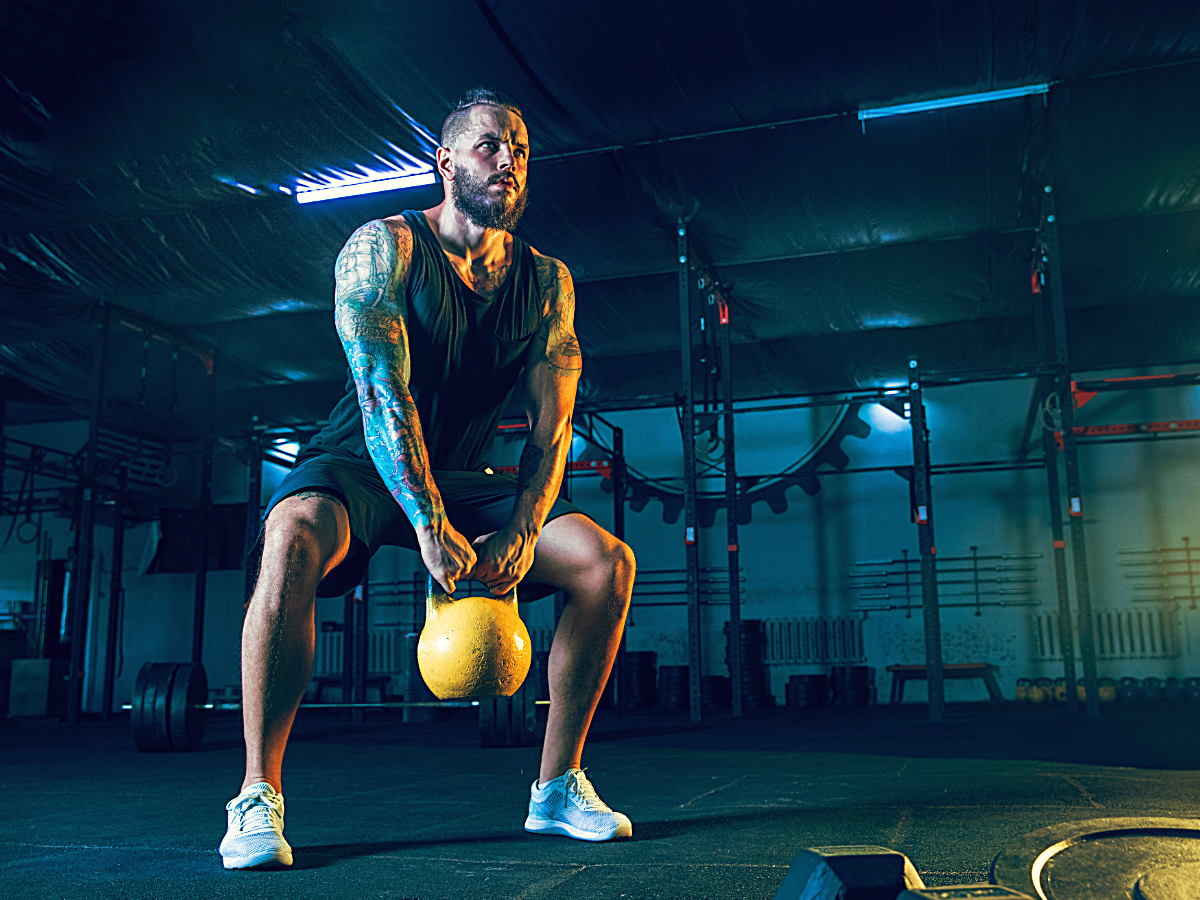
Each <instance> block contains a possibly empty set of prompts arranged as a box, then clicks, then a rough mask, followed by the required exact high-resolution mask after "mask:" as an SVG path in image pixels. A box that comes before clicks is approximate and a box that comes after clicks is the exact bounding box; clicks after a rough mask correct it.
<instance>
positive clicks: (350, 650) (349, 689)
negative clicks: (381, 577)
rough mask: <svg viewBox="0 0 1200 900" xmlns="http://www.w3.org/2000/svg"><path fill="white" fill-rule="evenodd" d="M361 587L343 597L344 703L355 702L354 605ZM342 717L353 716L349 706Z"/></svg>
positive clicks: (355, 625) (355, 628) (356, 632)
mask: <svg viewBox="0 0 1200 900" xmlns="http://www.w3.org/2000/svg"><path fill="white" fill-rule="evenodd" d="M360 589H361V588H355V589H354V590H352V591H349V592H347V593H346V595H345V596H344V597H343V598H342V699H341V702H342V703H353V702H354V643H355V638H356V637H357V636H358V628H357V622H356V614H355V611H354V607H355V606H357V605H358V592H359V590H360ZM342 718H343V719H349V718H351V710H350V708H349V707H347V708H346V709H343V710H342Z"/></svg>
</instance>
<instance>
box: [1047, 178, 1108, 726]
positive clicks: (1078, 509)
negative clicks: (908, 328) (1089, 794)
mask: <svg viewBox="0 0 1200 900" xmlns="http://www.w3.org/2000/svg"><path fill="white" fill-rule="evenodd" d="M1039 230H1040V231H1041V235H1042V245H1043V247H1044V248H1045V256H1046V260H1045V262H1046V265H1047V268H1048V269H1049V272H1050V303H1051V311H1052V319H1053V322H1054V350H1055V361H1056V362H1057V364H1058V367H1059V368H1058V373H1057V375H1056V383H1055V390H1056V391H1057V393H1058V404H1059V409H1060V412H1061V415H1062V441H1063V468H1064V471H1065V474H1066V477H1067V497H1068V501H1069V504H1070V508H1069V509H1068V513H1069V515H1068V519H1069V521H1070V523H1071V561H1072V562H1073V563H1074V568H1075V609H1076V612H1077V613H1078V616H1077V619H1076V622H1077V627H1078V629H1079V652H1080V655H1081V656H1082V657H1083V685H1084V690H1085V691H1086V692H1087V701H1086V702H1087V714H1088V715H1089V716H1098V715H1100V695H1099V685H1098V684H1097V679H1096V642H1095V633H1094V631H1093V628H1094V625H1093V622H1092V599H1091V589H1090V587H1089V585H1088V570H1087V544H1086V541H1085V539H1084V534H1083V501H1082V489H1081V486H1080V481H1079V451H1078V448H1077V447H1076V444H1075V432H1074V430H1073V429H1074V426H1075V396H1074V393H1073V391H1072V390H1071V373H1070V356H1069V351H1068V348H1067V315H1066V301H1065V299H1064V296H1063V281H1062V264H1061V260H1060V258H1059V246H1058V217H1057V215H1056V214H1055V205H1054V190H1053V188H1052V187H1051V186H1050V185H1046V187H1045V190H1044V191H1043V193H1042V216H1041V222H1040V229H1039ZM1055 474H1056V475H1057V472H1056V473H1055Z"/></svg>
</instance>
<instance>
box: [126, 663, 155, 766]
mask: <svg viewBox="0 0 1200 900" xmlns="http://www.w3.org/2000/svg"><path fill="white" fill-rule="evenodd" d="M153 667H154V663H146V664H145V665H143V666H142V667H141V668H140V669H139V670H138V674H137V680H136V681H135V682H134V683H133V697H132V698H131V700H130V703H131V705H132V709H130V710H129V725H130V727H131V728H132V729H133V743H134V746H135V747H137V748H138V750H140V751H142V752H143V753H149V752H151V751H152V750H153V749H154V717H153V715H152V713H151V710H152V708H153V706H154V703H153V700H151V703H150V707H149V708H147V706H146V699H147V693H146V692H147V690H148V687H149V684H150V670H151V669H152V668H153Z"/></svg>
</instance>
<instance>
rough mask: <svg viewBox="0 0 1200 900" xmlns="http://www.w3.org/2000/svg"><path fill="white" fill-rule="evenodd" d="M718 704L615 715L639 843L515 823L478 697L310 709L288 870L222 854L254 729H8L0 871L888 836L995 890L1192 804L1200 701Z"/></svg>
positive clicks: (148, 882) (539, 880)
mask: <svg viewBox="0 0 1200 900" xmlns="http://www.w3.org/2000/svg"><path fill="white" fill-rule="evenodd" d="M925 715H926V711H925V708H924V707H923V706H904V707H889V706H886V705H884V706H874V707H861V708H835V709H810V710H789V709H771V710H758V711H754V712H752V713H751V714H749V715H748V716H747V718H745V719H743V720H740V721H736V722H735V721H734V720H732V719H731V718H729V716H728V715H727V714H726V715H714V716H713V717H712V718H710V719H709V720H708V721H706V722H705V723H704V724H703V725H701V726H699V727H692V726H690V725H689V723H688V721H687V718H686V714H682V713H680V714H663V713H636V714H631V715H629V716H625V717H618V716H616V715H615V714H614V713H612V712H611V711H601V712H600V713H599V714H598V716H597V719H596V722H595V724H594V725H593V729H592V737H591V740H590V741H589V744H588V748H587V751H586V754H585V759H584V765H585V766H587V767H588V770H589V775H591V776H592V778H593V780H594V783H595V784H596V786H597V789H598V792H599V794H600V796H601V797H602V798H604V799H605V800H606V801H607V802H608V803H609V804H610V805H612V806H613V808H615V809H619V810H621V811H623V812H625V813H627V814H628V815H629V816H630V817H631V818H632V819H633V823H634V837H633V840H631V841H626V842H622V843H616V844H587V843H582V842H579V841H573V840H570V839H567V838H561V837H546V836H535V835H530V834H526V833H525V832H524V831H523V830H522V828H521V825H522V822H523V820H524V816H525V805H526V803H527V802H528V796H529V784H530V782H531V781H532V780H533V778H534V775H535V773H536V771H537V760H538V751H537V750H535V749H506V750H494V749H493V750H481V749H479V747H478V737H477V730H476V723H475V721H474V719H473V718H472V717H471V716H470V714H469V713H468V712H467V711H463V713H462V714H461V715H459V716H458V717H456V718H453V719H450V720H448V721H443V722H436V723H432V724H428V725H404V724H403V723H402V722H401V721H400V720H399V717H398V715H396V714H394V713H390V712H389V713H384V712H376V713H375V714H374V715H371V716H370V717H369V718H368V720H367V722H366V723H365V724H363V725H353V724H351V723H350V722H349V721H347V720H344V719H341V718H338V717H337V714H335V713H327V712H324V711H321V712H317V711H309V712H302V713H301V716H300V717H299V718H298V720H297V726H296V730H295V732H294V733H293V738H292V742H291V745H290V748H289V754H288V759H287V764H286V768H285V773H284V777H285V782H284V785H283V789H284V795H285V797H286V798H287V819H286V835H287V837H288V839H289V840H290V841H291V843H292V845H293V847H294V848H295V860H296V862H295V865H294V866H293V867H292V868H291V869H290V870H286V871H276V872H226V871H224V870H223V869H222V868H221V863H220V859H219V857H218V856H217V852H216V847H217V843H218V842H219V841H220V839H221V836H222V834H223V832H224V828H225V812H224V808H223V807H224V804H225V802H226V801H227V800H228V799H229V798H230V797H231V796H232V795H233V794H234V793H235V792H236V791H237V789H238V787H239V782H240V778H241V762H242V747H241V729H240V722H239V720H238V719H237V718H236V715H235V714H233V715H231V714H222V716H223V717H222V718H216V717H214V719H213V721H212V722H211V723H210V725H209V730H208V734H207V737H206V738H205V741H204V745H203V746H202V748H201V749H200V751H199V752H197V753H192V754H140V753H138V752H137V751H136V750H134V748H133V745H132V741H131V739H130V736H129V731H128V723H127V721H113V722H109V723H100V722H89V723H86V724H84V725H81V726H78V727H75V728H70V727H68V726H66V725H61V724H57V723H42V722H30V721H18V722H12V721H11V720H10V721H9V725H10V727H5V728H0V759H2V760H3V767H2V768H0V789H2V790H3V797H4V801H3V812H2V813H0V873H2V874H0V885H3V886H4V888H5V890H6V892H7V894H8V895H9V896H12V897H18V896H25V897H53V898H75V897H87V898H108V897H113V898H115V897H120V898H128V900H140V898H170V900H180V898H218V897H219V898H223V897H229V898H235V897H236V898H244V897H247V896H253V897H263V896H268V895H270V896H273V897H279V898H290V897H326V898H328V897H343V896H345V897H355V898H360V897H361V898H374V897H384V898H393V900H398V898H420V900H440V898H456V900H458V898H476V897H478V898H489V900H498V898H510V897H511V898H517V897H520V898H529V900H534V898H542V897H556V898H561V897H570V898H572V900H576V898H578V900H588V898H621V897H624V898H628V900H641V898H661V900H667V898H739V900H740V898H746V900H750V898H754V900H770V898H772V897H774V895H775V891H776V890H777V889H778V887H779V884H780V883H781V882H782V881H783V878H784V875H785V874H786V871H787V867H788V864H789V863H790V862H791V859H792V857H793V856H794V854H795V853H796V851H797V850H798V849H799V848H801V847H805V846H823V845H840V844H880V845H883V846H885V847H891V848H894V849H896V850H900V851H902V852H904V853H906V854H908V856H909V857H910V858H911V859H912V860H913V862H914V863H915V865H916V867H917V870H918V871H919V872H920V873H921V875H922V876H923V878H924V879H925V881H926V883H927V884H931V885H935V884H956V883H962V882H970V881H985V880H986V879H987V872H988V866H989V864H990V863H991V860H992V858H993V857H994V856H995V854H996V853H997V852H998V851H999V850H1000V849H1001V848H1002V847H1003V846H1004V845H1005V844H1006V843H1007V842H1010V841H1012V840H1014V839H1016V838H1018V837H1020V836H1021V835H1023V834H1025V833H1027V832H1030V831H1033V830H1035V829H1038V828H1042V827H1045V826H1047V825H1052V824H1056V823H1060V822H1066V821H1073V820H1079V819H1091V818H1101V817H1111V816H1167V817H1174V818H1190V817H1193V816H1195V815H1196V810H1197V808H1198V807H1200V773H1198V772H1197V771H1194V770H1195V769H1197V768H1198V767H1200V764H1198V757H1200V741H1198V740H1197V738H1198V737H1200V705H1194V704H1179V705H1168V704H1157V705H1155V706H1146V705H1139V706H1114V707H1106V708H1105V710H1104V714H1103V715H1102V716H1101V717H1100V718H1099V719H1092V720H1088V719H1085V718H1082V717H1080V718H1070V719H1069V718H1067V716H1066V714H1065V713H1064V712H1063V711H1062V710H1061V709H1055V708H1031V707H1028V706H1017V705H1015V704H1006V705H1005V706H1003V707H992V706H988V705H987V704H982V705H979V706H975V705H952V706H950V707H948V717H947V720H946V721H944V722H941V723H931V722H929V721H928V720H927V719H926V718H925Z"/></svg>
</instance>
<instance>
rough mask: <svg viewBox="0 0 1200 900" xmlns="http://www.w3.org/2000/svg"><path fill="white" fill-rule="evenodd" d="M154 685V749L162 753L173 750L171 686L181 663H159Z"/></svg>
mask: <svg viewBox="0 0 1200 900" xmlns="http://www.w3.org/2000/svg"><path fill="white" fill-rule="evenodd" d="M158 665H159V666H160V668H158V669H156V670H155V671H156V673H157V676H158V677H157V678H155V679H154V680H153V685H154V705H153V707H152V709H153V710H154V749H155V750H156V751H157V752H160V753H168V752H170V750H171V685H172V683H173V682H174V681H175V672H176V670H178V669H179V663H159V664H158Z"/></svg>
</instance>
